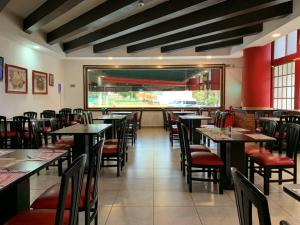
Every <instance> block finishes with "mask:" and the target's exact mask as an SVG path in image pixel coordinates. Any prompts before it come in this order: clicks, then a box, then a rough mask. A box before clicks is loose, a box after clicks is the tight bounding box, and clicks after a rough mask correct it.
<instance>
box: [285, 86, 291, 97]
mask: <svg viewBox="0 0 300 225" xmlns="http://www.w3.org/2000/svg"><path fill="white" fill-rule="evenodd" d="M286 97H287V98H292V87H287V94H286Z"/></svg>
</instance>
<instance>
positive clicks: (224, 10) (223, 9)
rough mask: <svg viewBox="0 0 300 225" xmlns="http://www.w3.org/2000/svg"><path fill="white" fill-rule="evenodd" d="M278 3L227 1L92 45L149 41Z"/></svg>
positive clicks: (102, 47)
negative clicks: (169, 33)
mask: <svg viewBox="0 0 300 225" xmlns="http://www.w3.org/2000/svg"><path fill="white" fill-rule="evenodd" d="M278 2H282V0H279V1H274V0H273V1H272V0H249V1H237V0H229V1H226V2H222V3H219V4H216V5H213V6H210V7H208V8H205V9H201V10H198V11H195V12H193V13H190V14H188V15H184V16H180V17H178V18H175V19H171V20H168V21H165V22H163V23H159V24H156V25H153V26H150V27H147V28H144V29H142V30H138V31H135V32H132V33H130V34H126V35H123V36H121V37H117V38H114V39H111V40H108V41H105V42H102V43H99V44H96V45H94V52H95V53H97V52H101V51H105V50H108V49H112V48H116V47H119V46H122V45H126V44H130V43H134V42H138V41H141V40H145V39H151V38H154V37H155V36H159V35H167V34H168V32H179V31H182V30H187V29H189V28H192V27H193V26H194V27H195V26H201V25H204V24H209V23H212V22H214V21H223V20H225V19H227V18H230V17H232V16H233V15H236V14H245V13H246V12H251V11H254V10H258V9H260V8H265V7H267V6H270V5H274V4H275V3H277V4H278ZM288 3H290V2H288ZM291 3H292V1H291Z"/></svg>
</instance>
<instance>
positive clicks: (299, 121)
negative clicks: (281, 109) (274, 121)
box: [279, 115, 300, 124]
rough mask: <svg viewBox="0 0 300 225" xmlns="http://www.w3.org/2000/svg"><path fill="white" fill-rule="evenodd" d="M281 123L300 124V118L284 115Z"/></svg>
mask: <svg viewBox="0 0 300 225" xmlns="http://www.w3.org/2000/svg"><path fill="white" fill-rule="evenodd" d="M279 123H297V124H300V116H296V115H282V116H280V122H279Z"/></svg>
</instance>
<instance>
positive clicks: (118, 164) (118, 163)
mask: <svg viewBox="0 0 300 225" xmlns="http://www.w3.org/2000/svg"><path fill="white" fill-rule="evenodd" d="M117 176H118V177H119V176H120V159H119V156H118V157H117Z"/></svg>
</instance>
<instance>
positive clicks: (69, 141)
mask: <svg viewBox="0 0 300 225" xmlns="http://www.w3.org/2000/svg"><path fill="white" fill-rule="evenodd" d="M55 144H63V145H70V146H74V140H73V139H58V140H57V141H56V142H55Z"/></svg>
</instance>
